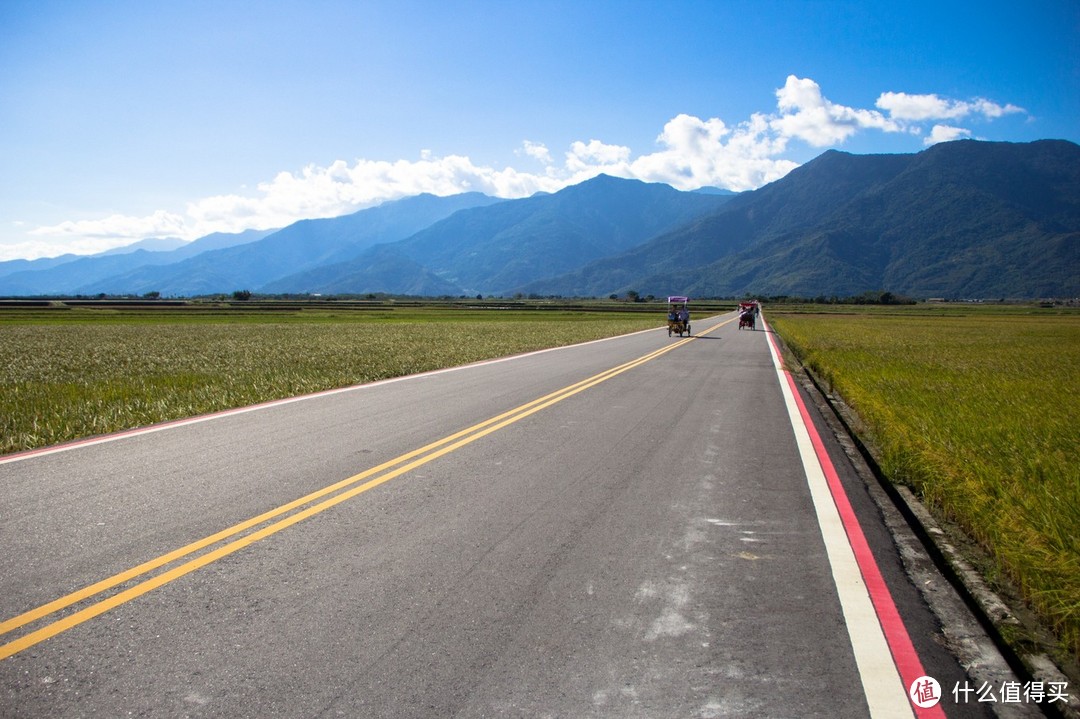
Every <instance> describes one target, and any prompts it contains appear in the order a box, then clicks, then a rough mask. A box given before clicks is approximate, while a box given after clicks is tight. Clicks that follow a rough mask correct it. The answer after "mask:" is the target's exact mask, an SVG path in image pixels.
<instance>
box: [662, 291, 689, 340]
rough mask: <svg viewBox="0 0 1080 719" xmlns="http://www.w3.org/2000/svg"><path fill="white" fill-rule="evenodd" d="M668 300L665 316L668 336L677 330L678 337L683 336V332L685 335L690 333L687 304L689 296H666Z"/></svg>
mask: <svg viewBox="0 0 1080 719" xmlns="http://www.w3.org/2000/svg"><path fill="white" fill-rule="evenodd" d="M667 301H668V317H667V333H668V337H670V336H671V335H672V333H674V332H677V333H678V334H679V336H680V337H682V336H683V332H685V333H686V334H687V335H689V334H690V310H689V309H688V308H687V305H689V303H690V298H689V297H683V296H681V295H672V296H671V297H668V298H667Z"/></svg>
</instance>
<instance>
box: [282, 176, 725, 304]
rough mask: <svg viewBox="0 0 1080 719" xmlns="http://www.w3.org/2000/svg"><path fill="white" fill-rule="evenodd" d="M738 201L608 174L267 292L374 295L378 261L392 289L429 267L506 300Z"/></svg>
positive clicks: (438, 227)
mask: <svg viewBox="0 0 1080 719" xmlns="http://www.w3.org/2000/svg"><path fill="white" fill-rule="evenodd" d="M729 200H730V196H717V195H709V194H698V193H690V192H679V191H677V190H675V189H674V188H672V187H670V186H668V185H663V184H647V183H644V182H639V181H637V180H622V179H617V178H614V177H609V176H607V175H601V176H599V177H596V178H593V179H591V180H588V181H586V182H583V183H581V184H580V185H575V186H572V187H567V188H565V189H563V190H561V191H559V192H556V193H553V194H538V195H534V196H532V197H529V198H525V199H520V200H507V201H505V202H502V203H499V204H497V205H493V206H489V207H478V208H473V209H470V210H463V211H461V212H458V213H456V214H454V215H452V216H450V217H448V218H446V219H444V220H442V221H440V222H437V223H435V224H433V225H431V226H430V227H428V228H426V229H424V230H421V231H420V232H417V233H416V234H415V235H413V236H411V237H409V238H407V239H404V240H401V241H399V242H395V243H392V244H389V245H386V246H381V247H379V248H378V249H377V251H376V250H372V251H369V253H365V254H361V255H359V256H357V257H356V258H355V259H353V260H352V261H350V262H346V263H342V264H338V265H328V266H325V267H319V268H316V269H313V270H311V271H308V272H304V273H301V274H297V275H293V276H290V277H286V278H284V279H282V280H279V281H276V282H273V283H270V284H267V285H266V286H264V287H262V288H261V291H263V292H323V293H327V292H368V291H372V289H371V288H372V286H373V284H372V283H375V282H377V281H378V279H379V277H380V273H378V272H374V271H373V267H374V266H376V264H377V265H378V266H379V267H381V268H382V270H381V276H382V277H383V278H384V282H387V283H389V282H392V281H393V280H394V277H395V276H396V275H397V274H399V273H401V274H406V275H408V276H412V274H413V273H414V272H415V271H416V268H417V267H423V268H426V270H427V271H428V272H429V273H430V274H431V275H433V276H434V277H437V278H439V279H440V280H441V282H442V283H443V284H444V285H446V286H447V288H456V293H457V294H470V295H471V294H474V293H481V294H499V293H502V292H505V291H507V290H508V289H510V288H513V287H516V286H518V285H521V284H523V283H527V282H530V281H534V280H537V279H539V278H544V277H551V276H553V275H557V274H560V273H563V272H567V271H569V270H572V269H574V268H577V267H580V266H582V265H583V264H585V263H587V262H590V261H592V260H595V259H597V258H601V257H607V256H610V255H612V254H616V253H620V252H624V251H626V250H627V249H629V248H631V247H634V246H636V245H639V244H641V243H642V242H645V241H646V240H648V239H649V238H651V237H654V236H655V235H656V234H658V233H661V232H664V231H666V230H669V229H671V228H674V227H678V226H680V225H682V224H683V223H685V222H688V221H690V220H692V219H693V218H695V217H699V216H701V215H703V214H707V213H709V212H711V211H714V210H716V209H717V208H718V207H721V206H722V205H723V204H724V203H725V202H728V201H729ZM395 257H396V258H398V260H399V261H400V262H401V266H400V267H395V266H394V264H393V263H394V258H395ZM387 286H389V285H387ZM454 293H455V292H452V291H447V292H444V293H441V294H454Z"/></svg>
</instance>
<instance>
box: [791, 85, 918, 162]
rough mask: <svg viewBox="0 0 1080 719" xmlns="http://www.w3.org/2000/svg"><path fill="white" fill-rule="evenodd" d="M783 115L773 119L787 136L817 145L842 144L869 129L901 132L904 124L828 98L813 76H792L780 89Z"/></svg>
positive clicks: (878, 113)
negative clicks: (805, 77) (808, 77)
mask: <svg viewBox="0 0 1080 719" xmlns="http://www.w3.org/2000/svg"><path fill="white" fill-rule="evenodd" d="M776 100H777V107H778V108H779V109H780V115H779V116H778V117H776V118H774V119H773V120H772V122H771V125H772V128H773V129H774V130H775V131H776V132H777V133H778V134H780V135H781V136H783V137H792V138H798V139H800V140H803V141H805V142H807V143H809V144H811V145H813V146H814V147H828V146H829V145H836V144H839V143H842V142H843V141H844V140H846V139H848V138H849V137H851V136H852V135H854V134H855V133H856V132H859V131H860V130H865V129H875V130H881V131H883V132H901V131H902V129H903V128H902V127H901V126H900V125H898V124H897V123H895V122H893V121H892V120H890V119H888V118H886V117H885V116H884V115H882V114H881V113H880V112H877V111H875V110H860V109H856V108H851V107H845V106H844V105H838V104H836V103H833V102H830V101H829V100H827V99H826V98H825V97H824V95H822V94H821V87H820V86H818V84H817V83H816V82H814V81H813V80H810V79H801V78H798V77H796V76H794V75H789V76H788V78H787V81H786V82H785V83H784V86H783V87H782V88H780V89H779V90H777V91H776Z"/></svg>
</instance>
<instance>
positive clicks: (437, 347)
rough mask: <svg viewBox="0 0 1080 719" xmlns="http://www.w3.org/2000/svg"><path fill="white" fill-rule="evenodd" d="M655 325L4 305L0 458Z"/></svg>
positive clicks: (652, 316)
mask: <svg viewBox="0 0 1080 719" xmlns="http://www.w3.org/2000/svg"><path fill="white" fill-rule="evenodd" d="M616 309H617V308H616ZM662 324H663V314H662V310H659V309H654V310H653V311H652V312H636V313H635V312H621V311H603V312H600V311H589V310H587V309H577V310H575V309H560V310H544V311H537V310H536V309H533V310H528V309H520V308H517V309H515V308H509V309H505V308H499V307H487V308H478V309H469V308H461V307H450V306H445V307H437V306H435V307H431V306H429V307H423V306H394V305H376V304H373V305H363V306H349V307H333V306H328V307H320V306H296V305H292V306H290V305H287V304H269V305H263V306H261V307H256V306H243V307H234V306H233V307H218V306H215V307H204V306H194V305H193V306H179V307H170V306H160V307H152V308H138V307H107V306H106V307H102V306H93V307H67V306H63V307H55V306H54V307H42V308H0V454H3V453H10V452H16V451H20V450H26V449H32V448H35V447H42V446H46V445H52V444H57V443H60V442H65V441H69V440H73V439H78V438H82V437H88V436H93V435H98V434H104V433H109V432H115V431H118V430H123V429H129V428H133V427H140V426H145V425H149V424H153V423H157V422H162V421H166V420H171V419H178V418H183V417H190V416H193V415H198V414H204V413H208V412H215V411H219V410H223V409H229V408H233V407H241V406H246V405H250V404H255V403H258V402H265V401H269V400H274V399H280V398H283V397H291V396H295V395H299V394H306V393H310V392H317V391H321V390H326V389H333V388H337V387H345V386H349V385H353V384H360V383H364V382H371V381H375V380H380V379H386V378H389V377H397V376H401V375H406V374H413V373H416V372H424V371H427V370H433V369H439V368H443V367H449V366H455V365H461V364H467V363H469V362H475V361H479V360H484V359H489V358H493V357H502V356H507V355H512V354H516V353H520V352H527V351H530V350H535V349H540V348H544V347H554V346H558V345H566V344H572V343H575V342H582V341H586V340H591V339H599V338H601V337H609V336H614V335H618V334H623V333H626V332H631V331H635V330H640V329H646V328H655V327H659V326H660V325H662Z"/></svg>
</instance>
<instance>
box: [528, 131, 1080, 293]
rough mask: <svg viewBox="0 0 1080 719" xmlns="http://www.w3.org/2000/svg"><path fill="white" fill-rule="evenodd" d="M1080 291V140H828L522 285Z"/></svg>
mask: <svg viewBox="0 0 1080 719" xmlns="http://www.w3.org/2000/svg"><path fill="white" fill-rule="evenodd" d="M628 289H634V290H637V291H638V292H640V293H642V294H646V293H649V294H657V295H662V294H664V293H678V294H690V295H694V296H725V297H732V296H742V295H744V294H747V293H751V294H760V295H777V294H787V295H801V296H809V297H814V296H819V295H826V296H832V295H836V296H848V295H853V294H859V293H861V292H864V291H867V290H871V291H873V290H888V291H890V292H894V293H899V294H906V295H910V296H913V297H952V298H961V297H982V298H998V297H1009V298H1033V297H1046V296H1057V297H1075V296H1078V295H1080V146H1077V145H1075V144H1073V143H1070V142H1065V141H1054V140H1044V141H1039V142H1033V143H1029V144H1011V143H986V142H976V141H970V140H967V141H959V142H950V143H942V144H939V145H935V146H933V147H931V148H929V149H927V150H925V151H923V152H921V153H918V154H916V155H864V156H856V155H850V154H847V153H842V152H836V151H829V152H826V153H825V154H823V155H821V156H820V157H818V158H817V159H815V160H813V161H811V162H809V163H807V164H806V165H803V166H802V167H800V168H798V169H796V170H794V171H792V172H791V173H789V174H788V175H787V176H786V177H784V178H782V179H780V180H778V181H776V182H774V183H772V184H770V185H767V186H765V187H762V188H760V189H759V190H756V191H754V192H748V193H743V194H741V195H739V196H737V197H735V198H732V200H731V201H730V202H729V203H728V204H726V205H725V206H724V207H723V208H721V209H720V210H719V211H718V212H716V213H714V214H712V215H710V216H709V217H706V218H702V219H700V220H698V221H696V222H693V223H690V224H687V225H685V226H683V227H680V228H678V229H676V230H674V231H672V232H670V233H667V234H665V235H663V236H659V237H656V238H654V239H653V240H651V241H650V242H649V243H647V244H645V245H642V246H641V247H639V248H636V249H634V250H632V251H630V252H628V253H624V254H622V255H618V256H613V257H608V258H604V259H601V260H598V261H596V262H594V263H590V264H588V265H586V266H585V267H583V268H581V269H580V270H578V271H576V272H573V273H569V274H567V275H564V276H562V277H558V278H553V279H551V280H548V281H542V282H535V283H530V284H527V285H524V286H522V287H520V288H518V291H524V292H536V293H540V294H545V295H546V294H564V295H606V294H609V293H612V292H619V291H626V290H628Z"/></svg>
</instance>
